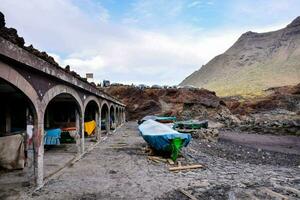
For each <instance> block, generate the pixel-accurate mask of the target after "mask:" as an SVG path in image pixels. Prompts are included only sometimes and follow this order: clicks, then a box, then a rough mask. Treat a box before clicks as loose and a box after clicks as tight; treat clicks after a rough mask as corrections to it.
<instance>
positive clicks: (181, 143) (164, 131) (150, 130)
mask: <svg viewBox="0 0 300 200" xmlns="http://www.w3.org/2000/svg"><path fill="white" fill-rule="evenodd" d="M139 131H140V133H141V135H142V137H143V138H144V140H145V141H146V142H147V143H148V144H149V145H150V146H151V147H152V148H154V149H155V150H157V151H164V152H169V153H171V158H172V159H173V160H176V159H177V157H178V154H179V152H180V150H181V148H182V147H186V146H187V145H188V144H189V142H190V140H191V135H190V134H184V133H179V132H177V131H175V130H174V129H172V128H170V127H169V126H167V125H165V124H162V123H159V122H156V121H154V120H152V119H149V120H146V121H144V122H143V123H142V124H141V125H139Z"/></svg>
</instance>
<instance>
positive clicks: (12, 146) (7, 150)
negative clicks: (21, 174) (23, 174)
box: [0, 134, 25, 169]
mask: <svg viewBox="0 0 300 200" xmlns="http://www.w3.org/2000/svg"><path fill="white" fill-rule="evenodd" d="M24 164H25V154H24V136H23V135H22V134H17V135H10V136H4V137H0V167H1V168H5V169H23V168H24Z"/></svg>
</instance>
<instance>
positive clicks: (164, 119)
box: [155, 116, 176, 123]
mask: <svg viewBox="0 0 300 200" xmlns="http://www.w3.org/2000/svg"><path fill="white" fill-rule="evenodd" d="M155 121H157V122H160V123H174V122H175V121H176V117H173V116H170V117H159V116H158V117H156V119H155Z"/></svg>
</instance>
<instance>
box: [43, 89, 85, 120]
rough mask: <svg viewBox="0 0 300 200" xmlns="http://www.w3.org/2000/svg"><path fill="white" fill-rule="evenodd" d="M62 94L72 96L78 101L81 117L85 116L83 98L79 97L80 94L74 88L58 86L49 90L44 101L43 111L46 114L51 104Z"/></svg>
mask: <svg viewBox="0 0 300 200" xmlns="http://www.w3.org/2000/svg"><path fill="white" fill-rule="evenodd" d="M60 94H69V95H71V96H72V97H73V98H74V99H75V100H76V102H77V104H78V105H79V107H80V110H79V111H80V115H82V114H83V104H82V101H81V98H80V97H79V95H78V93H77V92H76V90H74V89H73V88H70V87H68V86H65V85H56V86H54V87H52V88H51V89H49V90H48V91H47V92H46V93H45V95H44V97H43V100H42V111H43V112H44V111H45V110H46V108H47V105H48V104H49V102H50V101H51V100H52V99H54V98H55V97H56V96H58V95H60Z"/></svg>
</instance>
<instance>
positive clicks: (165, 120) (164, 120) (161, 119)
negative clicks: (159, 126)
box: [138, 115, 176, 124]
mask: <svg viewBox="0 0 300 200" xmlns="http://www.w3.org/2000/svg"><path fill="white" fill-rule="evenodd" d="M149 119H152V120H154V121H157V122H160V123H174V122H175V121H176V117H173V116H171V117H160V116H155V115H147V116H145V117H143V118H142V119H140V120H139V121H138V124H142V123H143V122H144V121H146V120H149Z"/></svg>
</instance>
